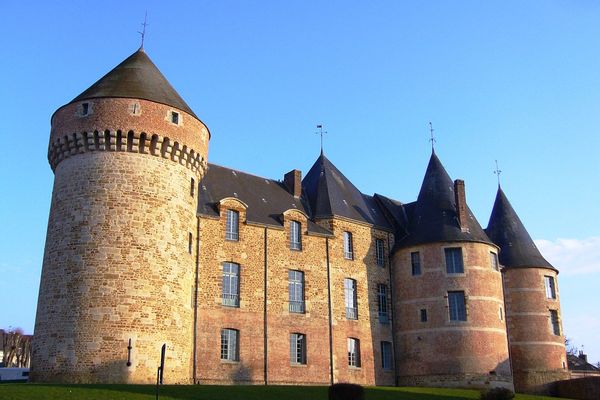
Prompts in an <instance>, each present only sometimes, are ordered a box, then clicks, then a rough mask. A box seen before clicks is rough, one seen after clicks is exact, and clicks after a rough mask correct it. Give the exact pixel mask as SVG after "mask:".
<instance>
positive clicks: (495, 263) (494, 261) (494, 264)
mask: <svg viewBox="0 0 600 400" xmlns="http://www.w3.org/2000/svg"><path fill="white" fill-rule="evenodd" d="M490 265H491V266H492V269H493V270H495V271H500V266H499V264H498V254H496V253H494V252H493V251H490Z"/></svg>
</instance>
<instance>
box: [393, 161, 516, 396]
mask: <svg viewBox="0 0 600 400" xmlns="http://www.w3.org/2000/svg"><path fill="white" fill-rule="evenodd" d="M404 210H405V211H406V220H405V222H404V224H405V231H406V234H405V235H404V236H403V237H400V238H399V239H400V240H399V241H397V242H396V245H395V248H394V253H393V256H392V257H393V261H392V263H393V288H394V293H395V294H396V298H395V304H394V307H395V313H394V315H396V325H395V343H396V360H397V364H398V365H397V373H398V377H397V378H398V379H397V380H398V384H399V385H419V386H420V385H428V386H462V387H480V388H484V387H490V386H503V387H508V388H512V380H511V376H510V367H509V356H508V345H507V335H506V328H505V322H504V312H503V308H504V307H503V292H502V278H501V274H500V271H499V268H498V264H497V254H498V247H497V246H496V245H494V244H493V243H492V241H491V240H490V239H489V238H488V236H487V235H486V234H485V232H484V231H483V229H482V228H481V226H480V225H479V223H478V222H477V220H476V219H475V217H474V216H473V213H472V212H471V210H470V209H469V207H468V205H467V203H466V192H465V184H464V182H463V181H461V180H457V181H456V182H453V181H452V179H451V178H450V176H449V175H448V173H447V172H446V170H445V169H444V167H443V165H442V163H441V162H440V160H439V158H438V157H437V155H436V154H435V153H432V155H431V158H430V160H429V165H428V166H427V171H426V173H425V177H424V179H423V184H422V186H421V190H420V192H419V196H418V198H417V201H416V202H414V203H410V204H406V205H404ZM399 220H400V221H401V219H399Z"/></svg>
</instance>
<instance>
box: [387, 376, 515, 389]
mask: <svg viewBox="0 0 600 400" xmlns="http://www.w3.org/2000/svg"><path fill="white" fill-rule="evenodd" d="M398 386H430V387H446V388H465V389H491V388H495V387H502V388H507V389H510V390H513V391H514V386H513V381H512V379H511V377H509V376H498V375H490V374H448V375H411V376H399V377H398Z"/></svg>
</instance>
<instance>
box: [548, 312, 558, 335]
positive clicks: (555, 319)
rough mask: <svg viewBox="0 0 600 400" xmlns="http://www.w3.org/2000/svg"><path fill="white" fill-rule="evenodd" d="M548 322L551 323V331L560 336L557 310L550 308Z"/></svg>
mask: <svg viewBox="0 0 600 400" xmlns="http://www.w3.org/2000/svg"><path fill="white" fill-rule="evenodd" d="M550 323H551V324H552V333H554V334H555V335H556V336H560V323H559V321H558V311H557V310H550Z"/></svg>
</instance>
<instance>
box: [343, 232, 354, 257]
mask: <svg viewBox="0 0 600 400" xmlns="http://www.w3.org/2000/svg"><path fill="white" fill-rule="evenodd" d="M344 258H345V259H346V260H353V259H354V250H353V243H352V233H350V232H347V231H346V232H344Z"/></svg>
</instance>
